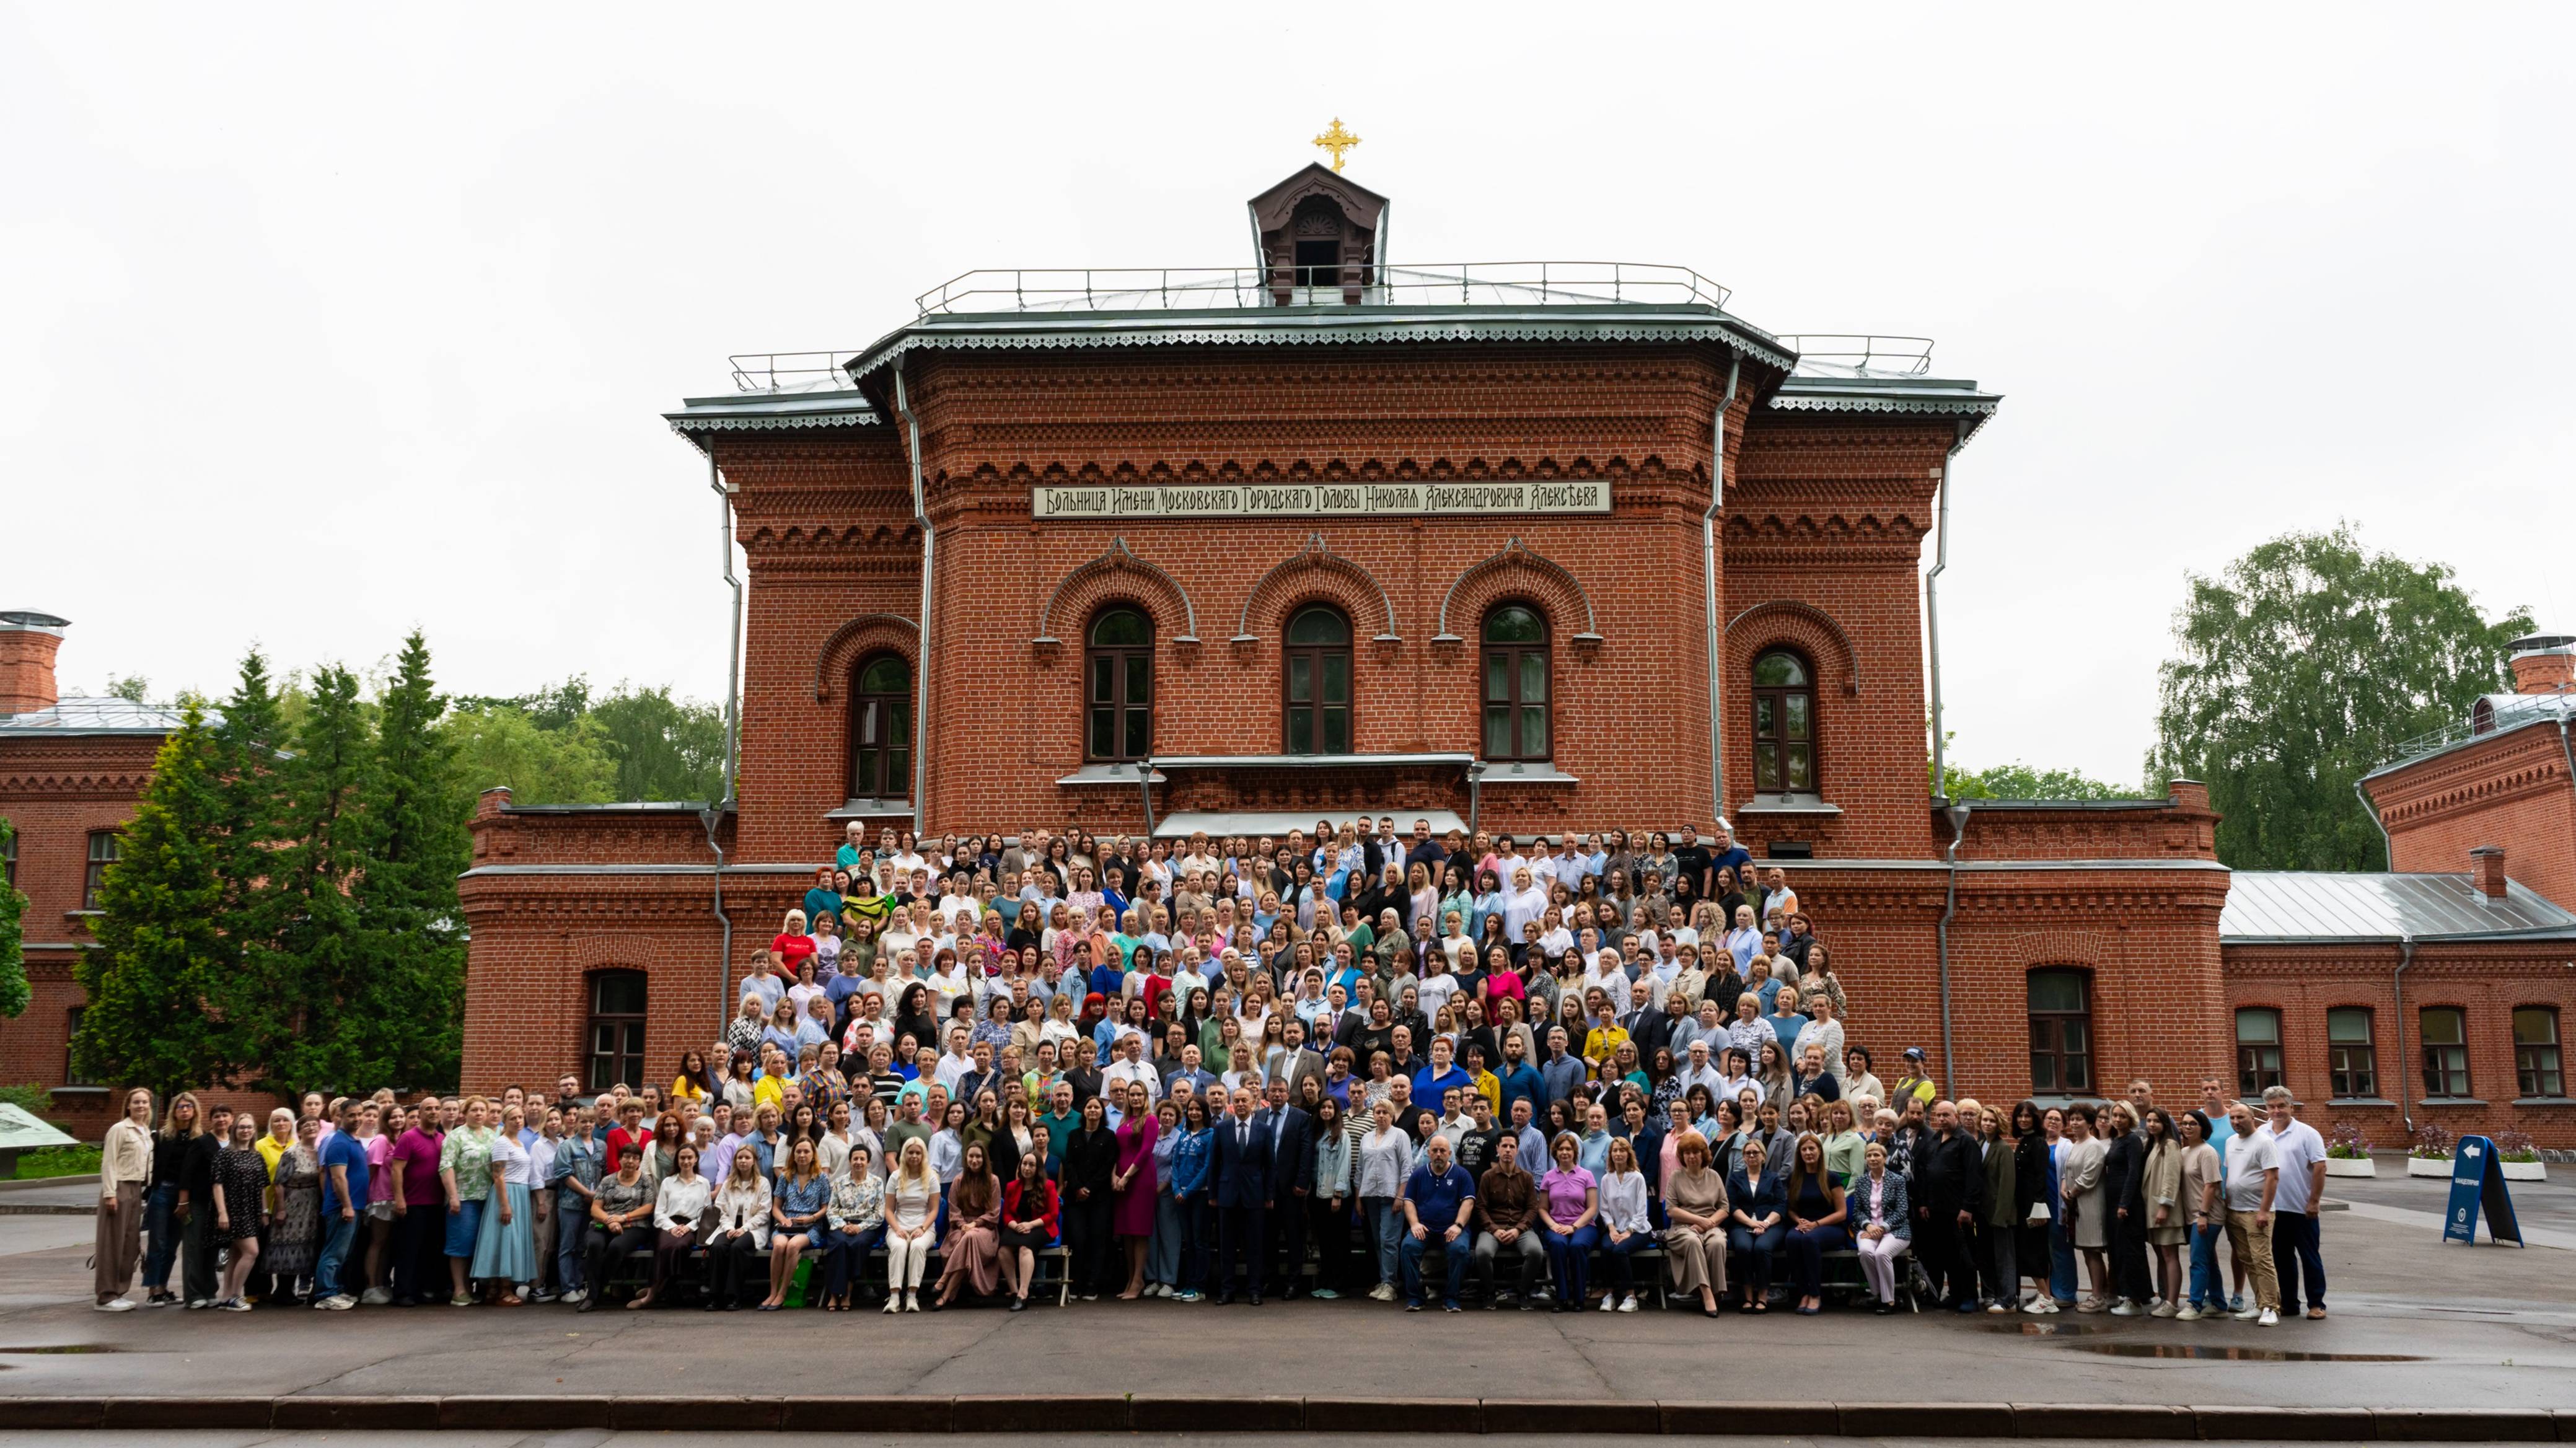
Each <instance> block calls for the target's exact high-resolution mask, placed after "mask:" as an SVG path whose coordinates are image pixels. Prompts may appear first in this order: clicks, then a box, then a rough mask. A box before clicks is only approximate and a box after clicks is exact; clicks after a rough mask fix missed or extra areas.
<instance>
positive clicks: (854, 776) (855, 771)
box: [850, 654, 912, 799]
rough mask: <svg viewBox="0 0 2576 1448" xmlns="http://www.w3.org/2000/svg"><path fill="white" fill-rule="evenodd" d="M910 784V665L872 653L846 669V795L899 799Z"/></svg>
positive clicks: (892, 655) (898, 656) (894, 655)
mask: <svg viewBox="0 0 2576 1448" xmlns="http://www.w3.org/2000/svg"><path fill="white" fill-rule="evenodd" d="M911 789H912V668H911V666H910V665H908V664H906V663H905V662H904V661H903V659H902V657H901V656H900V655H896V654H873V655H870V656H869V657H867V658H864V659H861V660H859V663H858V667H856V668H854V669H852V670H850V798H852V799H902V798H904V797H905V796H906V795H907V794H909V793H910V791H911Z"/></svg>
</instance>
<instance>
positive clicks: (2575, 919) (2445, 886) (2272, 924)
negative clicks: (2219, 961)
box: [2218, 870, 2576, 942]
mask: <svg viewBox="0 0 2576 1448" xmlns="http://www.w3.org/2000/svg"><path fill="white" fill-rule="evenodd" d="M2505 890H2506V894H2505V898H2503V899H2501V900H2490V899H2488V898H2487V897H2486V895H2485V894H2483V893H2482V892H2481V891H2479V889H2478V887H2477V885H2476V884H2475V883H2474V882H2473V881H2471V879H2470V878H2469V876H2467V875H2466V874H2341V873H2329V872H2326V871H2308V870H2239V871H2237V872H2236V875H2235V878H2234V879H2233V880H2232V881H2231V882H2230V883H2229V885H2228V889H2227V908H2226V909H2225V910H2224V911H2222V912H2221V913H2220V914H2219V917H2218V935H2219V939H2221V940H2222V941H2232V942H2243V941H2277V942H2320V941H2365V940H2373V941H2395V940H2398V939H2400V938H2403V937H2408V936H2411V937H2413V938H2415V939H2417V940H2429V939H2443V938H2453V939H2456V938H2460V937H2470V936H2544V937H2549V936H2560V935H2564V936H2566V937H2567V938H2569V939H2576V915H2570V914H2568V913H2567V912H2566V911H2565V910H2562V909H2560V908H2559V907H2558V906H2556V905H2553V904H2551V903H2550V902H2549V901H2548V900H2547V899H2546V898H2544V897H2542V896H2540V895H2538V894H2536V893H2534V892H2533V891H2531V890H2528V889H2525V888H2524V887H2522V886H2521V885H2517V884H2514V883H2512V882H2510V881H2508V882H2507V883H2506V886H2505Z"/></svg>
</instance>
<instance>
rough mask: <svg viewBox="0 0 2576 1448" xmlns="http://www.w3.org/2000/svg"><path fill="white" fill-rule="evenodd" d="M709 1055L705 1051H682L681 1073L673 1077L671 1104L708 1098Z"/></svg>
mask: <svg viewBox="0 0 2576 1448" xmlns="http://www.w3.org/2000/svg"><path fill="white" fill-rule="evenodd" d="M706 1079H707V1057H706V1053H705V1052H703V1051H683V1052H681V1053H680V1074H679V1075H677V1076H675V1077H673V1078H671V1104H672V1105H674V1106H677V1105H679V1104H680V1103H681V1102H683V1101H698V1102H703V1101H705V1100H706V1099H707V1086H706Z"/></svg>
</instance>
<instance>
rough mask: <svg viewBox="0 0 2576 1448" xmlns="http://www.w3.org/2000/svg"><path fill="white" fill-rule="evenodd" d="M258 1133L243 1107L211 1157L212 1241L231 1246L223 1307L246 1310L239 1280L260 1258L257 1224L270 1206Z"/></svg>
mask: <svg viewBox="0 0 2576 1448" xmlns="http://www.w3.org/2000/svg"><path fill="white" fill-rule="evenodd" d="M258 1138H259V1123H258V1122H257V1121H255V1120H253V1119H252V1118H251V1114H250V1113H249V1112H247V1111H245V1112H243V1113H241V1114H240V1115H238V1116H236V1117H234V1118H233V1127H232V1139H231V1141H230V1142H229V1144H227V1145H226V1146H225V1147H224V1149H223V1151H222V1152H221V1153H219V1154H218V1155H217V1156H216V1157H215V1190H214V1197H215V1202H214V1210H215V1230H214V1241H215V1242H216V1244H217V1245H219V1246H226V1247H229V1248H230V1249H231V1252H232V1256H231V1258H230V1260H228V1261H226V1262H225V1263H224V1284H223V1289H222V1290H221V1291H220V1292H219V1293H217V1294H216V1301H215V1306H217V1307H219V1308H222V1309H223V1310H224V1311H226V1312H248V1311H250V1304H249V1303H247V1302H244V1301H243V1300H242V1284H243V1283H244V1282H247V1281H248V1280H250V1269H251V1264H252V1263H254V1262H257V1261H258V1260H259V1229H260V1227H261V1225H262V1224H263V1223H264V1222H265V1220H266V1216H267V1208H268V1161H267V1159H266V1158H264V1157H262V1156H261V1155H260V1154H259V1149H258V1148H257V1147H254V1146H253V1145H251V1143H252V1142H254V1141H256V1140H258Z"/></svg>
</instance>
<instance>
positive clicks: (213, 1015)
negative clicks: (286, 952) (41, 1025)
mask: <svg viewBox="0 0 2576 1448" xmlns="http://www.w3.org/2000/svg"><path fill="white" fill-rule="evenodd" d="M220 753H221V749H220V746H219V745H218V743H217V740H216V737H215V733H214V731H212V730H210V729H209V728H208V727H207V725H206V719H205V714H204V711H203V710H202V709H201V708H199V707H198V705H197V704H195V703H194V702H193V701H192V702H190V703H189V704H188V705H187V706H186V708H185V712H184V713H183V714H182V716H181V719H180V723H179V727H178V729H177V730H175V731H173V732H172V733H171V734H170V736H169V737H168V738H167V739H165V740H163V741H162V744H161V753H160V756H159V757H158V759H156V760H155V762H154V764H153V768H152V782H151V783H150V784H149V785H147V786H146V787H145V789H144V792H143V798H142V799H141V801H140V802H139V803H138V804H137V806H136V808H135V814H134V819H133V822H132V823H130V824H128V825H127V826H126V827H125V831H124V835H123V838H122V840H121V841H120V845H119V856H118V859H117V862H116V863H115V864H113V865H110V866H108V868H107V872H106V875H105V878H104V879H103V880H102V881H101V882H100V885H99V907H100V910H101V911H102V912H103V913H102V914H101V915H100V917H99V920H98V923H97V936H98V948H97V949H95V950H86V951H83V952H81V955H80V959H79V960H78V961H77V962H76V963H75V965H74V967H73V972H74V975H75V977H76V978H77V979H78V980H79V982H80V986H81V989H82V990H83V991H85V992H87V993H88V1000H89V1004H88V1008H87V1009H86V1010H84V1011H83V1012H82V1013H81V1023H80V1030H79V1031H78V1032H77V1033H75V1034H74V1035H73V1037H72V1059H73V1061H74V1062H75V1063H77V1064H78V1065H79V1067H80V1069H81V1071H82V1073H83V1074H85V1075H88V1076H92V1077H95V1078H97V1079H99V1080H103V1081H118V1082H126V1083H131V1084H134V1085H139V1086H149V1087H151V1088H152V1089H153V1090H154V1091H156V1092H159V1093H163V1094H165V1095H166V1094H168V1093H170V1092H173V1091H180V1090H186V1089H189V1088H194V1087H206V1086H226V1085H230V1084H233V1083H234V1082H235V1080H236V1079H237V1078H238V1076H239V1075H240V1074H241V1073H243V1072H244V1071H245V1070H247V1069H249V1068H251V1067H253V1066H254V1065H255V1064H256V1063H257V1061H258V1057H257V1055H256V1054H255V1046H254V1043H253V1041H252V1040H251V1039H250V1038H251V1037H252V1035H253V1034H254V1033H253V1032H251V1031H249V1030H246V1029H245V1017H244V1012H243V1009H242V1007H243V1005H244V1004H245V1002H243V1001H242V1000H241V998H240V997H239V996H238V995H237V993H236V991H235V987H236V985H237V984H238V982H239V981H240V979H241V974H240V966H241V953H240V951H239V949H238V948H237V947H236V946H235V944H234V942H233V941H232V940H231V939H230V938H228V936H227V935H226V932H225V929H224V897H225V879H224V875H223V868H222V860H223V835H222V830H223V822H224V816H225V811H226V808H227V806H226V803H225V799H224V794H225V788H224V781H223V780H222V779H220V778H219V776H218V774H217V769H216V765H217V760H218V758H219V756H220Z"/></svg>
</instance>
